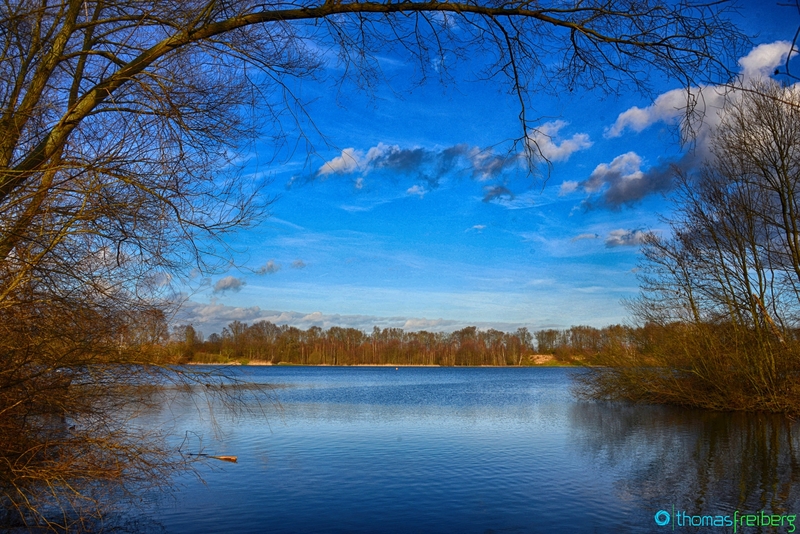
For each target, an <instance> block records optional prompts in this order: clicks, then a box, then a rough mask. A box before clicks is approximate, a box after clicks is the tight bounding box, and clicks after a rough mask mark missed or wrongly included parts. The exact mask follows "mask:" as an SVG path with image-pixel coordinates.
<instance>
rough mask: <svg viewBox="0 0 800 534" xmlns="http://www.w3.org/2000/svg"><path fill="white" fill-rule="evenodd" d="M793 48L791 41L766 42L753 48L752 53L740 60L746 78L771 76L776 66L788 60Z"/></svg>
mask: <svg viewBox="0 0 800 534" xmlns="http://www.w3.org/2000/svg"><path fill="white" fill-rule="evenodd" d="M791 49H792V43H790V42H789V41H776V42H774V43H764V44H760V45H758V46H757V47H755V48H753V49H752V50H751V51H750V53H748V54H747V55H746V56H744V57H743V58H741V59H740V60H739V65H740V66H741V67H742V77H743V78H744V79H746V80H747V79H760V78H765V77H767V76H770V75H771V74H772V73H773V72H774V71H775V67H778V66H780V65H782V64H783V63H785V62H786V56H788V55H789V51H790V50H791Z"/></svg>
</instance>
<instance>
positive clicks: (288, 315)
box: [175, 299, 530, 335]
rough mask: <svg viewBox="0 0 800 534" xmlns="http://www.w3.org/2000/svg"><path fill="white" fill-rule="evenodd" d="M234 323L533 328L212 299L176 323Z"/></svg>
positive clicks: (185, 311)
mask: <svg viewBox="0 0 800 534" xmlns="http://www.w3.org/2000/svg"><path fill="white" fill-rule="evenodd" d="M232 321H242V322H244V323H248V324H253V323H255V322H258V321H269V322H271V323H273V324H277V325H288V326H294V327H297V328H300V329H303V330H306V329H308V328H309V327H312V326H319V327H320V328H324V329H328V328H330V327H332V326H340V327H344V328H357V329H359V330H362V331H365V332H369V331H371V330H372V328H373V327H375V326H378V327H379V328H402V329H403V330H407V331H417V330H428V331H430V332H452V331H454V330H459V329H461V328H464V327H466V326H477V327H478V328H479V329H481V330H487V329H489V328H494V329H496V330H501V331H504V332H513V331H514V330H516V329H517V328H520V327H523V326H527V327H530V325H528V324H522V323H503V322H491V323H490V322H475V321H472V322H466V321H457V320H448V319H426V318H424V317H422V318H420V317H402V316H394V317H379V316H374V315H340V314H325V313H322V312H319V311H314V312H311V313H301V312H294V311H288V312H286V311H276V310H264V309H261V308H260V307H258V306H249V307H240V306H226V305H225V304H222V303H221V302H219V301H218V300H216V299H212V300H211V302H210V303H201V302H195V301H193V300H186V301H184V303H183V305H182V306H181V309H180V311H179V313H178V316H177V317H176V318H175V323H176V324H192V325H194V327H195V328H197V329H199V330H201V331H203V332H204V334H206V335H209V334H210V333H211V332H221V331H222V328H223V327H225V326H227V325H228V324H229V323H231V322H232Z"/></svg>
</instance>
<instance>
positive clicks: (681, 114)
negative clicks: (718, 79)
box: [562, 41, 791, 209]
mask: <svg viewBox="0 0 800 534" xmlns="http://www.w3.org/2000/svg"><path fill="white" fill-rule="evenodd" d="M790 50H791V43H789V42H788V41H777V42H774V43H766V44H761V45H758V46H756V47H755V48H753V49H752V50H751V51H750V52H749V53H748V54H747V55H745V56H744V57H742V58H741V59H740V60H739V66H740V72H739V77H738V80H737V82H738V83H740V84H747V83H748V82H750V81H753V80H759V79H763V78H766V77H768V76H769V75H770V74H772V73H773V72H774V70H775V68H776V67H778V66H780V65H781V64H783V63H784V62H785V61H786V58H787V56H788V54H789V52H790ZM740 94H741V93H740V92H737V91H736V90H733V89H732V88H731V87H723V86H701V87H695V88H693V89H692V90H691V91H690V92H687V91H686V89H673V90H671V91H667V92H666V93H663V94H661V95H659V96H658V98H656V100H655V101H654V102H653V103H652V104H651V105H650V106H647V107H645V108H640V107H637V106H634V107H632V108H629V109H628V110H626V111H624V112H622V113H620V115H619V116H618V117H617V119H616V121H615V122H614V124H613V125H611V126H610V127H609V128H607V129H606V131H605V134H604V135H605V137H606V138H615V137H619V136H621V135H623V134H624V133H626V132H628V131H631V132H635V133H639V132H642V131H643V130H645V129H646V128H648V127H650V126H652V125H654V124H656V123H663V124H669V125H675V124H678V123H679V122H680V121H681V120H685V119H687V118H688V117H687V113H688V112H689V111H690V110H691V109H692V108H693V109H694V111H695V112H696V113H697V115H696V119H695V120H692V121H690V122H689V123H687V124H688V125H689V126H690V127H691V128H692V130H693V132H692V133H693V149H692V150H690V151H687V152H686V153H685V154H684V155H683V156H681V157H680V158H678V159H676V160H674V161H671V162H666V163H661V164H659V165H655V166H653V167H650V168H649V169H646V170H643V169H642V161H641V158H640V157H639V156H638V155H636V154H635V153H634V152H628V153H626V154H622V155H620V156H617V157H616V158H614V160H613V161H612V162H611V163H608V164H605V163H604V164H601V165H598V166H597V168H595V170H594V172H593V173H592V174H591V175H590V176H589V178H588V179H587V180H585V181H583V182H581V183H580V184H578V186H579V187H580V188H581V189H583V190H584V191H585V192H587V193H589V194H593V193H598V192H601V194H600V196H599V198H595V199H590V200H588V201H587V202H585V205H586V206H588V207H590V208H591V207H601V208H608V209H619V208H621V207H622V206H625V205H631V204H634V203H636V202H638V201H640V200H641V199H643V198H644V197H646V196H648V195H651V194H654V193H664V192H667V191H669V190H671V189H672V185H673V184H672V177H673V175H674V174H675V171H676V169H678V170H683V171H686V170H690V169H692V168H695V167H696V166H697V165H698V164H699V163H700V162H701V161H702V160H703V159H705V157H706V156H708V154H709V153H710V146H709V145H710V140H711V137H712V134H713V132H714V130H715V129H716V128H717V126H718V125H719V124H720V122H721V121H722V120H723V113H722V110H723V109H724V106H725V102H726V100H730V99H733V100H735V99H737V98H739V95H740ZM571 185H572V184H571V183H566V182H565V184H563V185H562V191H564V193H563V194H566V193H568V192H571V190H570V189H569V187H571Z"/></svg>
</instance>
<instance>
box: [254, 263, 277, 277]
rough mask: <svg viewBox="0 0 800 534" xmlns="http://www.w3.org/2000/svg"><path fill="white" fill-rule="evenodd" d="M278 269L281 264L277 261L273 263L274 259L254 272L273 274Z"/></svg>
mask: <svg viewBox="0 0 800 534" xmlns="http://www.w3.org/2000/svg"><path fill="white" fill-rule="evenodd" d="M280 270H281V266H280V264H279V263H275V261H274V260H269V261H268V262H267V263H265V264H264V265H262V266H261V267H259V268H258V269H257V270H256V274H275V273H277V272H278V271H280Z"/></svg>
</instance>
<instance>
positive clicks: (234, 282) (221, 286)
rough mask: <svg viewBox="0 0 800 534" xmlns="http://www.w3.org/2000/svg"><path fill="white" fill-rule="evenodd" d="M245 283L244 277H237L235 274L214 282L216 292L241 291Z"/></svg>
mask: <svg viewBox="0 0 800 534" xmlns="http://www.w3.org/2000/svg"><path fill="white" fill-rule="evenodd" d="M243 285H245V281H244V279H243V278H236V277H235V276H226V277H224V278H220V279H219V280H217V283H216V284H214V293H224V292H226V291H239V290H240V289H242V286H243Z"/></svg>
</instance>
